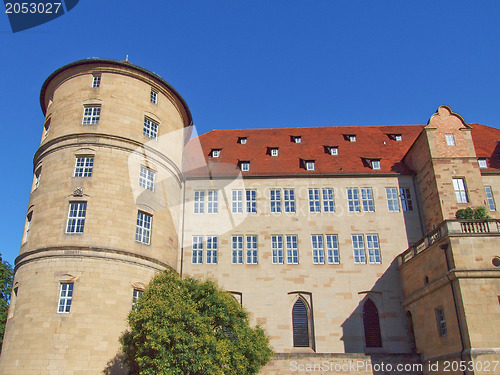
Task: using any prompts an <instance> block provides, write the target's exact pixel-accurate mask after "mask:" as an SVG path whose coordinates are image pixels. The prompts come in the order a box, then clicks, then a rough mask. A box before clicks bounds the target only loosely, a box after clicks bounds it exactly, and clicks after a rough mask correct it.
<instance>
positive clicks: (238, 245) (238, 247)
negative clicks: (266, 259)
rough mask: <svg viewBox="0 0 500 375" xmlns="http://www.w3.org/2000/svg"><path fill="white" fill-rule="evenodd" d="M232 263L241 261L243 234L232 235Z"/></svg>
mask: <svg viewBox="0 0 500 375" xmlns="http://www.w3.org/2000/svg"><path fill="white" fill-rule="evenodd" d="M231 250H232V257H231V259H232V263H233V264H242V263H243V236H232V239H231Z"/></svg>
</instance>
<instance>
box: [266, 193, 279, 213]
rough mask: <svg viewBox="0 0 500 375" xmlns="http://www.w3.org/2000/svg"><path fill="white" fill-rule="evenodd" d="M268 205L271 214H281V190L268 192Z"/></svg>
mask: <svg viewBox="0 0 500 375" xmlns="http://www.w3.org/2000/svg"><path fill="white" fill-rule="evenodd" d="M269 203H270V209H271V213H281V189H270V190H269Z"/></svg>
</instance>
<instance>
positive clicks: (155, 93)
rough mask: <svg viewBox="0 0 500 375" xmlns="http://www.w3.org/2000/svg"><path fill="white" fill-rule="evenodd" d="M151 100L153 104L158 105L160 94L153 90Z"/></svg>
mask: <svg viewBox="0 0 500 375" xmlns="http://www.w3.org/2000/svg"><path fill="white" fill-rule="evenodd" d="M149 100H151V103H153V104H157V103H158V93H157V92H156V91H155V90H153V89H151V95H150V96H149Z"/></svg>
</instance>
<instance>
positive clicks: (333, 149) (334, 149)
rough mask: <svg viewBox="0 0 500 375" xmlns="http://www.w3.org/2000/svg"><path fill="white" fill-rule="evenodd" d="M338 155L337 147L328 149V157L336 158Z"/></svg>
mask: <svg viewBox="0 0 500 375" xmlns="http://www.w3.org/2000/svg"><path fill="white" fill-rule="evenodd" d="M338 154H339V148H338V147H330V155H332V156H337V155H338Z"/></svg>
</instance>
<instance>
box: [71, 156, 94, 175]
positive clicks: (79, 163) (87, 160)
mask: <svg viewBox="0 0 500 375" xmlns="http://www.w3.org/2000/svg"><path fill="white" fill-rule="evenodd" d="M93 167H94V157H93V156H77V157H76V161H75V173H74V174H73V177H91V176H92V168H93Z"/></svg>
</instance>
